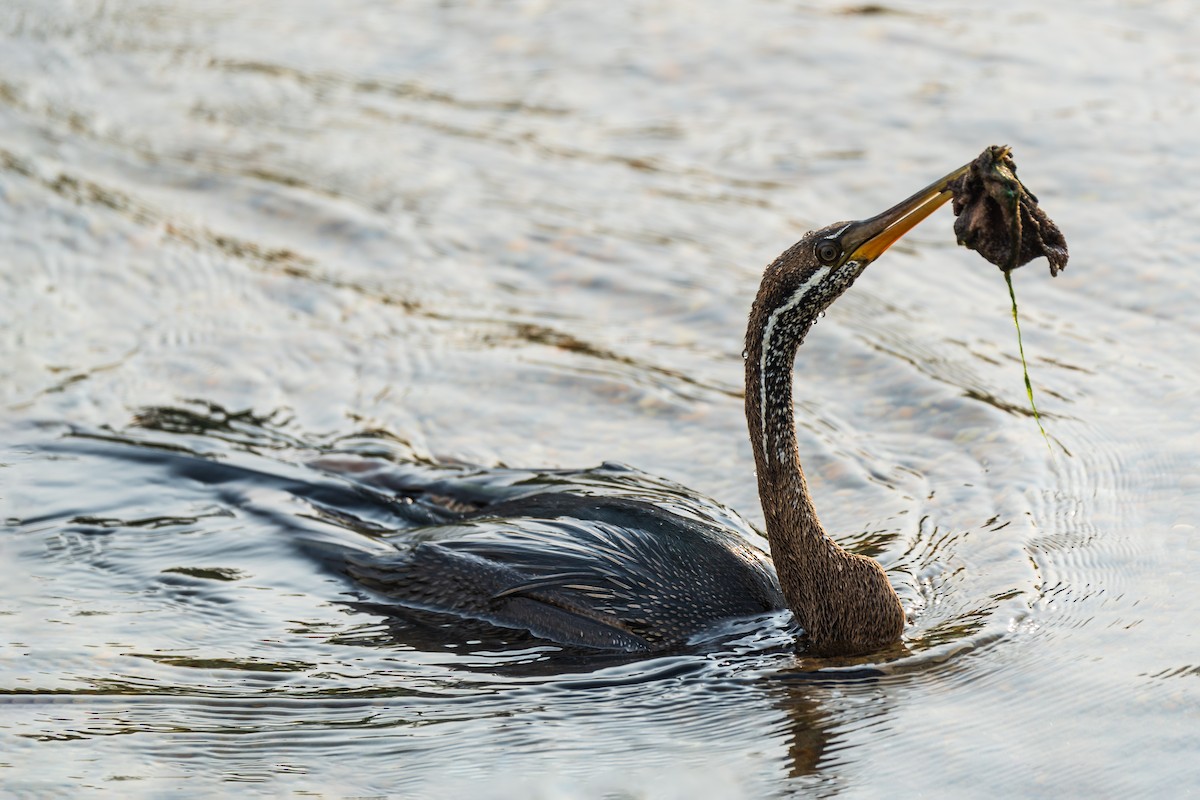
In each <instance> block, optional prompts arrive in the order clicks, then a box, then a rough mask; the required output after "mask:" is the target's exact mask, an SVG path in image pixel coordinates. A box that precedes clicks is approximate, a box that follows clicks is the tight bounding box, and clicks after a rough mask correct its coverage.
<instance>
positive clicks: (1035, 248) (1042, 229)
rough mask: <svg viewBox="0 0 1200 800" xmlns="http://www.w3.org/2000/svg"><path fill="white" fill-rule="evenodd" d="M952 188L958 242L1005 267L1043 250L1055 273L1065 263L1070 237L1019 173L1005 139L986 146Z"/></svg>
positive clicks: (1042, 253)
mask: <svg viewBox="0 0 1200 800" xmlns="http://www.w3.org/2000/svg"><path fill="white" fill-rule="evenodd" d="M949 189H950V190H951V191H952V192H953V193H954V206H953V208H954V215H955V216H956V217H957V219H955V220H954V233H955V234H956V235H957V236H958V243H959V244H961V245H965V246H966V247H969V248H970V249H972V250H974V251H976V252H978V253H979V254H980V255H981V256H983V257H984V258H986V259H987V260H988V261H990V262H992V263H993V264H995V265H996V266H998V267H1000V269H1002V270H1004V271H1005V272H1009V271H1011V270H1014V269H1016V268H1017V267H1019V266H1021V265H1022V264H1027V263H1029V262H1030V261H1032V260H1033V259H1035V258H1037V257H1039V256H1045V257H1046V259H1047V260H1048V261H1049V262H1050V274H1051V275H1057V274H1058V271H1059V270H1060V269H1064V268H1065V267H1066V266H1067V257H1068V253H1067V240H1066V239H1065V238H1064V237H1063V235H1062V231H1060V230H1059V229H1058V226H1057V225H1055V224H1054V221H1053V220H1051V219H1050V218H1049V217H1048V216H1046V213H1045V212H1044V211H1042V210H1041V209H1040V208H1038V202H1037V198H1036V197H1034V195H1033V193H1032V192H1030V191H1029V190H1028V189H1026V188H1025V185H1024V184H1022V183H1021V181H1020V180H1019V179H1018V178H1017V165H1016V163H1014V162H1013V157H1012V150H1010V149H1009V148H1008V146H1007V145H1005V146H992V147H989V148H987V149H986V150H984V151H983V152H982V153H981V154H980V155H979V157H978V158H976V159H975V160H974V161H973V162H971V165H970V168H969V169H968V170H967V172H966V174H964V175H963V176H962V177H960V178H958V179H957V180H955V181H952V182H951V183H950V184H949Z"/></svg>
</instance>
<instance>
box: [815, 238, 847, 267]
mask: <svg viewBox="0 0 1200 800" xmlns="http://www.w3.org/2000/svg"><path fill="white" fill-rule="evenodd" d="M841 254H842V248H840V247H838V246H837V245H836V244H834V243H833V242H831V241H829V240H825V241H823V242H821V243H820V244H818V245H817V260H818V261H820V262H821V263H822V264H832V263H833V262H834V261H837V260H838V257H839V256H840V255H841Z"/></svg>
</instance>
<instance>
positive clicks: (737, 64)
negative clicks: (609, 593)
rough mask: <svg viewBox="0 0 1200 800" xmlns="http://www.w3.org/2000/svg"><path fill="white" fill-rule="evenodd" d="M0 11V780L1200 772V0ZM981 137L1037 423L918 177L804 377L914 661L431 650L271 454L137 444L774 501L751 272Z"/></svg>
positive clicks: (236, 783)
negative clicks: (339, 551)
mask: <svg viewBox="0 0 1200 800" xmlns="http://www.w3.org/2000/svg"><path fill="white" fill-rule="evenodd" d="M0 37H2V39H0V283H2V285H0V436H2V438H0V519H3V521H4V526H5V527H4V531H3V534H2V535H0V551H2V552H0V582H2V583H3V585H4V587H5V590H4V592H2V593H0V785H2V786H3V789H4V793H6V794H13V795H17V796H20V795H27V796H32V795H38V796H43V795H50V796H55V795H58V796H72V797H74V796H81V795H87V794H89V793H93V794H99V793H104V792H112V791H119V792H121V793H123V794H130V795H132V796H147V797H164V796H195V795H197V794H216V793H227V792H230V791H236V792H239V793H245V792H258V793H263V794H271V795H278V794H289V793H295V794H301V793H305V794H311V795H314V796H328V797H339V796H347V795H354V796H362V795H381V796H397V797H410V796H412V797H443V796H455V795H463V796H466V795H468V794H469V795H471V796H481V797H512V796H535V797H558V796H568V797H576V796H578V797H601V796H614V797H643V796H644V797H689V798H691V797H714V798H716V797H720V798H728V797H739V796H740V797H763V796H778V795H787V794H790V793H815V794H820V795H841V794H844V795H849V796H861V797H890V796H897V795H913V794H917V793H918V792H920V793H924V794H928V795H946V796H972V795H974V796H995V795H1005V796H1044V797H1060V796H1064V795H1066V796H1086V795H1101V796H1114V795H1133V794H1136V795H1150V794H1162V793H1168V794H1178V793H1180V792H1181V791H1183V790H1186V789H1187V788H1188V787H1196V786H1200V768H1198V767H1197V765H1196V759H1195V757H1194V756H1195V753H1196V752H1197V749H1198V747H1200V734H1198V733H1197V731H1198V730H1200V729H1198V728H1197V722H1198V719H1200V692H1198V690H1197V680H1198V679H1200V649H1198V647H1197V643H1196V638H1195V634H1194V633H1193V630H1194V628H1195V627H1196V624H1195V623H1196V621H1197V620H1198V619H1200V601H1198V600H1197V591H1196V590H1197V588H1198V583H1197V580H1196V578H1195V577H1194V575H1195V573H1196V571H1197V569H1198V568H1200V555H1197V552H1198V551H1197V550H1196V548H1195V546H1194V541H1195V521H1196V518H1197V512H1198V511H1200V500H1198V499H1197V498H1198V496H1200V481H1198V479H1197V478H1196V475H1197V472H1198V470H1197V467H1198V462H1200V457H1198V453H1200V434H1198V433H1197V431H1198V430H1200V411H1198V410H1197V409H1198V408H1200V402H1198V401H1200V368H1198V367H1197V361H1196V358H1195V355H1194V354H1195V353H1196V352H1197V349H1198V348H1200V325H1198V324H1197V322H1196V317H1195V314H1194V309H1195V308H1196V307H1197V305H1198V304H1200V278H1198V277H1197V272H1196V270H1195V269H1194V266H1195V264H1196V262H1197V260H1198V259H1200V233H1198V232H1200V211H1197V208H1198V207H1200V205H1198V204H1197V202H1196V199H1197V197H1198V196H1200V192H1198V190H1200V177H1197V176H1200V162H1198V156H1197V150H1196V148H1195V130H1196V129H1197V125H1198V123H1200V119H1198V116H1200V115H1198V112H1197V104H1196V100H1195V98H1196V97H1198V96H1200V91H1198V90H1200V56H1197V55H1196V51H1195V47H1194V43H1195V41H1196V40H1197V38H1198V37H1200V24H1198V23H1197V21H1196V17H1195V14H1194V13H1193V9H1192V6H1191V4H1189V3H1185V2H1162V3H1156V4H1152V5H1149V4H1144V3H1135V2H1111V3H1106V4H1101V5H1095V4H1093V5H1092V6H1090V7H1089V8H1088V9H1086V10H1078V11H1076V10H1064V9H1057V10H1045V9H1043V8H1042V6H1039V5H1037V4H1034V3H1029V2H1016V3H1009V4H1006V5H1005V6H1004V7H1003V9H991V10H989V11H988V12H987V13H983V12H982V11H981V10H980V9H978V8H976V7H974V6H963V5H958V4H954V3H946V2H935V3H921V4H900V5H895V4H889V5H886V6H875V5H871V6H844V5H840V4H837V3H824V2H818V3H804V4H777V3H765V2H759V3H752V4H749V5H745V4H743V5H741V6H739V7H738V8H737V9H736V10H735V9H732V8H729V7H727V6H726V5H724V4H720V3H704V2H699V3H696V2H691V3H686V4H684V3H671V2H652V3H639V4H630V5H628V6H605V7H604V8H599V7H597V8H595V9H584V8H580V7H575V6H561V7H560V6H555V5H552V4H540V3H533V2H530V3H515V4H507V5H502V6H496V7H484V6H478V5H472V4H455V3H428V4H420V3H409V4H400V5H397V4H384V3H375V2H369V0H360V1H359V2H351V3H348V4H346V3H343V4H338V5H337V6H336V8H335V7H334V6H332V5H330V4H321V3H310V2H288V3H259V4H254V5H253V7H250V8H247V7H246V4H242V3H232V2H229V3H211V2H207V3H198V2H196V3H172V4H156V3H151V2H125V1H121V2H70V1H69V0H62V1H61V2H53V1H52V2H36V3H34V2H23V1H22V0H17V1H16V2H9V3H6V4H4V7H3V8H2V9H0ZM999 143H1008V144H1010V145H1012V146H1013V147H1014V150H1015V152H1016V156H1017V159H1018V163H1019V164H1020V165H1021V175H1022V177H1023V178H1025V179H1026V180H1027V182H1028V183H1029V185H1030V186H1031V188H1032V189H1033V190H1034V191H1035V192H1036V193H1037V194H1038V195H1039V197H1040V198H1041V200H1042V202H1043V205H1044V207H1045V208H1046V209H1047V210H1048V212H1049V213H1050V214H1051V215H1052V216H1053V217H1054V218H1055V219H1056V220H1057V221H1058V222H1059V224H1060V225H1061V227H1062V228H1063V230H1064V231H1065V232H1066V235H1067V237H1068V240H1069V241H1070V243H1071V250H1072V258H1071V263H1070V266H1069V268H1068V269H1067V271H1066V272H1065V273H1064V274H1063V275H1061V276H1059V277H1058V278H1055V279H1053V280H1051V279H1050V277H1049V275H1047V274H1046V271H1045V269H1044V264H1042V263H1040V262H1039V263H1035V264H1033V265H1030V266H1029V267H1026V268H1024V269H1022V270H1021V271H1020V272H1019V273H1017V275H1016V283H1017V287H1016V288H1017V293H1018V298H1019V300H1020V303H1021V309H1022V330H1023V332H1024V334H1025V346H1026V351H1027V353H1028V355H1029V356H1030V369H1031V374H1032V378H1033V381H1034V384H1035V387H1036V389H1037V391H1038V392H1039V395H1038V398H1039V408H1040V409H1041V410H1042V412H1043V414H1044V422H1045V425H1046V428H1047V430H1048V432H1049V434H1050V436H1051V446H1050V447H1047V445H1046V443H1045V442H1044V441H1043V440H1042V438H1041V436H1040V434H1039V433H1038V429H1037V426H1036V425H1035V424H1034V423H1033V421H1032V420H1031V419H1030V418H1029V417H1028V415H1027V413H1026V412H1025V411H1024V409H1025V408H1026V399H1025V395H1024V385H1023V382H1022V378H1021V371H1020V364H1019V361H1018V359H1017V357H1016V341H1015V337H1014V333H1013V329H1012V323H1011V319H1010V317H1009V316H1008V297H1007V293H1006V290H1005V288H1004V283H1003V279H1002V277H1001V275H1000V273H999V272H998V271H997V270H995V269H994V268H992V267H991V266H989V265H987V264H985V263H984V262H982V261H981V260H980V259H978V258H977V257H976V256H974V255H973V254H971V253H969V252H967V251H965V250H962V249H960V248H957V247H956V246H955V244H954V241H953V234H952V232H951V222H950V220H951V217H950V214H949V212H948V211H943V212H939V214H938V215H937V216H935V217H934V218H932V219H931V220H929V221H928V222H926V223H924V224H923V225H922V226H921V227H920V228H918V229H917V231H915V232H914V233H913V234H911V235H910V236H909V237H907V238H906V239H905V241H904V242H902V243H901V245H898V246H897V247H895V248H893V250H892V251H891V252H889V253H888V255H887V256H886V257H885V258H884V259H883V260H882V261H881V262H880V263H878V264H877V265H874V266H872V267H871V269H870V270H868V272H867V273H866V274H865V275H864V276H863V277H862V278H861V279H860V280H859V281H858V283H857V284H856V285H855V287H854V288H853V290H852V291H851V292H850V293H849V294H848V295H847V296H846V297H844V298H843V299H842V300H840V301H839V302H838V303H837V305H836V306H835V307H833V308H832V309H831V310H830V312H829V314H828V316H827V317H826V318H825V319H824V320H823V321H822V322H821V323H820V324H819V325H817V327H816V328H815V330H814V331H813V333H812V334H811V335H810V336H809V338H808V341H807V342H806V344H805V346H804V349H803V351H802V353H801V359H800V362H799V363H798V365H797V375H798V386H797V421H798V423H799V425H800V428H801V434H800V435H801V448H802V458H803V460H804V462H805V465H806V468H807V470H808V472H809V480H810V483H811V485H812V488H813V491H814V493H815V494H816V499H817V504H818V508H819V509H820V510H821V513H822V516H823V519H824V521H825V523H826V525H827V527H829V528H830V530H831V531H833V532H835V533H836V535H837V537H838V538H839V540H840V541H842V542H843V543H844V544H846V545H847V546H849V547H852V548H854V549H857V550H859V551H862V552H869V553H872V554H873V555H876V557H878V558H879V559H880V561H881V562H882V563H883V564H884V565H885V567H886V568H887V569H888V570H889V573H890V575H891V576H892V579H893V582H894V584H895V585H896V587H897V590H898V591H899V592H900V594H901V597H902V599H903V600H904V602H905V605H906V607H907V608H908V609H909V611H910V615H911V617H912V624H911V625H910V627H909V630H908V631H907V634H906V641H905V645H906V651H905V652H899V653H892V654H885V655H881V656H880V657H878V658H874V659H868V660H867V662H866V663H858V662H856V663H851V664H831V663H825V662H818V661H815V660H813V659H808V658H805V657H804V656H803V654H798V653H797V652H796V650H795V649H794V647H793V646H792V641H791V629H790V624H789V620H788V619H787V617H786V615H779V616H778V617H772V618H767V619H762V620H757V621H753V622H752V623H749V624H746V625H744V626H742V627H736V628H734V629H730V630H725V631H721V632H719V634H720V635H719V636H718V637H717V638H716V639H714V640H713V641H712V642H709V643H707V644H705V643H701V644H700V645H698V646H697V647H696V648H695V649H694V650H693V651H689V652H686V653H681V654H676V655H672V656H668V657H662V658H655V659H646V660H628V659H603V658H594V659H587V658H579V657H577V656H575V655H571V654H565V653H562V652H559V651H557V650H556V649H555V648H552V647H549V646H546V645H542V644H538V643H527V645H525V646H509V647H504V648H499V649H488V648H487V647H486V646H484V643H472V642H470V641H467V642H445V643H439V642H436V641H431V642H425V643H421V644H420V646H418V644H414V643H412V642H406V641H401V640H399V639H398V638H397V637H396V636H394V635H393V633H394V632H393V631H391V630H389V628H388V625H387V623H386V620H385V619H384V618H383V617H381V616H379V615H377V614H371V613H369V612H367V611H364V610H361V609H356V608H355V607H353V606H352V605H350V604H349V603H348V601H352V600H353V599H354V595H353V589H352V587H349V586H347V585H346V584H345V582H344V581H342V580H341V579H339V578H338V577H337V576H335V575H331V574H329V573H328V572H327V571H325V570H323V569H321V568H320V565H319V564H317V563H316V562H314V560H313V559H311V558H307V557H305V556H304V554H303V553H302V552H300V551H299V550H298V549H297V548H296V547H295V546H294V542H292V541H290V540H289V536H288V530H287V529H286V527H285V526H282V525H280V524H278V520H280V519H288V518H289V516H288V515H292V516H291V518H293V519H295V520H303V519H305V517H304V513H305V508H304V507H303V505H302V504H297V503H295V502H294V501H293V500H290V499H289V498H288V497H287V496H286V493H284V494H281V493H279V492H277V491H273V490H272V485H273V484H272V483H271V480H269V479H266V478H264V479H263V481H262V483H261V484H259V485H257V487H256V486H255V485H254V483H253V482H252V481H251V482H250V484H249V485H248V486H246V487H243V488H245V489H246V495H245V497H248V498H249V499H250V500H252V501H253V502H252V503H248V502H242V501H241V500H239V501H237V502H235V501H234V499H231V495H229V494H222V493H221V492H218V491H216V490H214V488H213V487H212V486H209V485H205V484H203V483H202V482H197V481H189V480H184V479H181V478H180V477H179V475H178V473H177V472H174V471H172V469H169V468H166V467H164V464H165V463H170V459H169V458H167V457H166V456H164V457H162V458H156V457H151V455H156V456H161V455H162V454H169V456H170V458H180V459H183V458H189V457H199V458H208V459H218V460H221V461H224V462H227V463H237V464H243V465H248V466H252V467H253V468H255V469H258V470H260V471H261V473H262V474H263V475H283V476H289V477H290V478H298V479H300V480H310V479H311V480H312V481H319V480H329V479H330V478H328V476H325V475H323V474H320V473H318V472H316V471H315V470H312V469H311V468H310V467H306V466H305V464H307V463H308V462H310V461H311V460H312V459H314V458H319V457H322V456H326V457H327V456H329V455H330V454H333V453H339V454H346V453H350V454H360V455H361V454H373V455H377V456H379V455H382V456H386V457H387V458H389V459H392V460H393V461H395V462H396V463H407V464H416V465H428V464H430V463H433V462H451V463H456V464H478V465H485V466H496V465H509V466H516V467H584V466H589V465H595V464H599V463H601V462H603V461H616V462H623V463H627V464H630V465H633V466H635V467H636V468H638V469H640V470H644V471H645V472H647V473H649V474H652V475H657V476H662V478H663V479H666V480H669V481H674V482H678V483H680V484H683V485H686V486H688V487H691V488H692V489H694V490H696V491H699V492H701V493H703V494H705V495H707V496H709V497H712V498H714V499H715V500H716V501H718V502H720V503H722V504H725V505H726V506H729V507H731V508H734V509H737V510H738V511H739V512H740V513H741V514H743V515H745V516H746V517H747V518H749V519H750V520H751V521H752V522H755V523H759V522H761V513H760V511H759V508H758V500H757V496H756V491H755V482H754V479H753V463H752V459H751V455H750V450H749V446H748V443H747V441H746V437H745V430H744V419H743V415H742V411H741V369H742V364H741V357H740V353H741V349H742V343H741V339H742V335H743V330H744V321H745V315H746V312H747V310H748V308H749V303H750V300H751V298H752V297H753V293H754V290H755V288H756V285H757V280H758V277H759V276H760V274H761V270H762V268H763V265H764V264H766V263H767V262H768V261H770V260H771V259H772V258H774V256H775V255H776V254H777V253H778V252H780V251H781V250H783V249H784V248H785V247H787V246H788V245H790V244H791V243H792V242H794V241H795V240H796V239H797V238H799V236H801V235H802V234H803V233H804V232H805V231H806V230H808V229H810V228H813V227H817V226H819V225H824V224H827V223H830V222H833V221H835V220H837V219H848V218H861V217H866V216H869V215H872V214H874V213H876V212H878V211H880V210H882V209H883V208H885V207H887V206H889V205H891V204H892V203H894V202H895V201H897V200H899V199H901V198H903V197H905V196H907V195H909V194H910V193H911V192H912V191H914V190H915V189H917V188H919V187H920V186H923V185H925V184H926V183H927V182H928V181H930V180H932V179H933V178H934V177H936V176H938V175H941V174H944V173H945V172H947V171H948V170H949V169H952V168H953V167H955V166H957V165H958V164H960V163H963V162H965V161H966V160H968V159H970V158H971V157H973V156H974V155H975V154H976V153H978V152H979V150H980V149H982V147H984V146H986V145H989V144H999ZM256 488H257V491H255V489H256ZM245 497H243V498H242V499H243V500H244V499H245ZM273 519H274V520H275V521H276V522H274V523H273V522H272V520H273Z"/></svg>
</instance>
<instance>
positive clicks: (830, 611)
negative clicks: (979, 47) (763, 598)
mask: <svg viewBox="0 0 1200 800" xmlns="http://www.w3.org/2000/svg"><path fill="white" fill-rule="evenodd" d="M964 171H965V168H960V169H958V170H956V171H955V172H953V173H951V174H949V175H947V176H945V177H944V178H942V179H940V180H938V181H936V182H934V183H933V184H931V185H930V186H928V187H926V188H925V189H923V190H922V191H920V192H918V193H917V194H915V195H913V196H912V197H911V198H909V199H908V200H905V201H904V202H903V203H900V204H899V205H897V206H896V207H895V208H893V209H891V210H889V211H886V212H884V213H883V214H880V215H879V216H877V217H873V218H872V219H869V220H865V221H863V222H854V223H846V222H839V223H836V224H834V225H830V226H828V227H826V228H823V229H821V230H818V231H814V232H812V233H809V234H808V235H806V236H805V237H804V238H803V239H801V240H800V241H799V242H797V243H796V244H795V245H793V246H792V247H791V248H789V249H788V250H787V251H785V252H784V253H783V254H782V255H780V256H779V258H777V259H776V260H775V262H774V263H772V264H771V265H770V266H769V267H767V270H766V272H765V273H764V274H763V279H762V283H761V285H760V286H759V290H758V296H757V297H756V298H755V300H754V305H753V307H752V309H751V311H750V320H749V323H748V325H747V327H746V350H745V353H746V423H747V426H748V429H749V434H750V441H751V444H752V446H753V449H754V461H755V464H756V466H757V475H758V493H759V499H760V500H761V502H762V507H763V514H764V516H765V518H766V523H767V539H768V541H769V542H770V546H771V558H772V560H773V561H774V562H775V569H776V572H777V574H778V577H779V584H780V588H781V589H782V591H783V594H784V597H785V598H786V599H787V603H788V606H789V607H790V608H791V609H792V612H793V613H794V614H795V615H796V619H797V621H798V622H799V623H800V625H801V626H802V627H803V628H804V630H805V633H806V634H807V638H808V643H809V650H810V652H812V653H814V654H818V655H854V654H861V653H868V652H872V651H875V650H878V649H881V648H883V647H886V646H887V645H889V644H891V643H893V642H896V641H897V640H898V639H899V638H900V635H901V633H902V632H903V630H904V623H905V615H904V609H903V607H902V606H901V605H900V599H899V598H898V597H897V596H896V592H895V590H894V589H893V588H892V586H891V584H890V583H889V582H888V579H887V575H886V573H884V571H883V568H882V567H881V566H880V565H879V564H878V563H877V562H876V561H874V560H873V559H870V558H867V557H865V556H860V555H856V554H854V553H850V552H847V551H846V550H844V549H843V548H842V547H841V546H839V545H838V544H837V543H836V542H835V541H834V540H833V539H831V538H830V537H829V535H828V534H827V533H826V532H825V529H824V527H823V526H822V525H821V521H820V518H819V517H818V516H817V512H816V509H815V508H814V507H813V502H812V496H811V495H810V494H809V491H808V485H807V483H806V481H805V479H804V470H803V469H802V468H801V466H800V458H799V455H798V451H797V447H796V426H795V419H794V409H793V405H792V370H793V366H794V362H795V358H796V352H797V350H798V348H799V347H800V344H801V343H802V342H803V341H804V337H805V335H806V334H807V333H808V330H809V328H810V327H812V324H813V323H814V322H815V321H816V319H817V317H818V316H819V315H820V314H821V313H822V312H823V311H824V310H825V309H826V308H827V307H828V306H829V304H830V303H832V302H833V301H834V300H835V299H836V298H837V297H838V296H839V295H841V294H842V292H844V291H845V290H846V289H848V288H849V287H850V285H851V284H852V283H853V282H854V280H855V279H856V278H857V277H858V276H859V275H861V274H862V272H863V270H864V269H865V268H866V266H867V265H868V264H869V263H870V262H871V261H873V260H875V259H876V258H878V257H879V256H880V255H881V254H882V253H883V251H884V250H886V249H887V248H888V247H889V246H890V245H891V244H892V243H893V242H894V241H896V240H897V239H898V238H900V236H902V235H903V234H904V233H906V232H907V231H908V230H910V229H911V228H912V227H913V226H914V225H916V224H917V223H918V222H920V221H921V220H922V219H924V218H925V217H926V216H928V215H929V214H930V213H932V212H933V211H934V210H935V209H936V208H938V207H939V206H940V205H942V204H943V203H944V202H946V200H948V199H950V192H949V190H948V185H949V183H950V182H951V181H952V180H954V179H955V178H957V177H959V176H960V175H962V174H963V172H964Z"/></svg>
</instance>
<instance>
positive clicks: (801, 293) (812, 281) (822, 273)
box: [758, 266, 833, 465]
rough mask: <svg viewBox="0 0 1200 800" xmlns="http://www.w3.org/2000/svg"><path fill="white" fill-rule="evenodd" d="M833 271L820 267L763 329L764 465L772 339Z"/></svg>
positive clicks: (760, 390)
mask: <svg viewBox="0 0 1200 800" xmlns="http://www.w3.org/2000/svg"><path fill="white" fill-rule="evenodd" d="M832 269H833V267H831V266H830V267H820V268H819V269H818V270H817V271H816V272H814V273H813V274H812V275H811V276H810V277H809V279H808V280H806V281H805V282H804V283H802V284H800V287H799V288H798V289H796V291H794V292H792V296H791V297H789V298H788V300H787V302H786V303H784V304H783V305H781V306H779V307H778V308H776V309H775V310H774V311H772V312H771V316H769V317H767V324H766V327H764V328H763V339H762V351H761V352H760V353H759V356H758V417H759V422H760V424H761V425H762V453H763V458H764V459H765V461H764V465H765V464H768V463H770V461H771V453H770V451H769V450H768V449H767V354H768V353H770V352H771V338H772V337H773V336H774V335H775V325H776V323H778V322H779V320H780V318H781V317H782V316H783V315H784V314H786V313H788V312H789V311H791V310H792V309H794V308H795V307H796V306H798V305H800V304H801V303H803V302H804V299H805V298H806V297H807V296H808V294H809V292H811V291H812V289H813V288H814V287H815V286H817V285H818V284H820V283H821V281H823V280H824V279H825V278H826V277H827V276H828V275H829V273H830V271H831V270H832ZM787 368H788V369H789V370H790V369H792V365H791V364H788V365H787Z"/></svg>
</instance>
